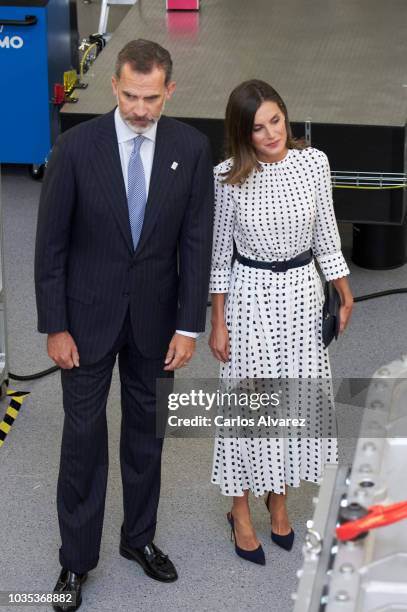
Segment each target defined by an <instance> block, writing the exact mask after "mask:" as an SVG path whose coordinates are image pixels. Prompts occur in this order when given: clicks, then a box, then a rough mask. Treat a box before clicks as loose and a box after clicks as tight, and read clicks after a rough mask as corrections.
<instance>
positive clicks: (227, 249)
mask: <svg viewBox="0 0 407 612" xmlns="http://www.w3.org/2000/svg"><path fill="white" fill-rule="evenodd" d="M214 173H215V176H214V178H215V220H214V229H213V232H214V234H213V246H212V265H211V277H210V282H209V292H210V293H228V292H229V284H230V275H231V271H232V256H233V229H234V225H235V207H234V202H233V198H232V196H231V193H230V185H228V184H226V183H223V176H222V175H221V174H220V171H219V170H217V168H215V171H214Z"/></svg>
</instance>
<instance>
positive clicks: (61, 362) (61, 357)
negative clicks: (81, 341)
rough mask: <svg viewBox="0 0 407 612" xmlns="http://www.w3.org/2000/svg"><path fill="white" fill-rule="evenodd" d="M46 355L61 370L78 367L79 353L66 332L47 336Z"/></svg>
mask: <svg viewBox="0 0 407 612" xmlns="http://www.w3.org/2000/svg"><path fill="white" fill-rule="evenodd" d="M47 345H48V346H47V348H48V355H49V356H50V357H51V359H52V360H53V361H55V363H56V364H57V365H58V366H59V367H60V368H62V369H63V370H71V369H72V368H73V367H74V366H75V367H77V368H78V367H79V353H78V349H77V347H76V344H75V342H74V339H73V338H72V336H71V334H70V333H69V332H67V331H64V332H57V333H55V334H48V343H47Z"/></svg>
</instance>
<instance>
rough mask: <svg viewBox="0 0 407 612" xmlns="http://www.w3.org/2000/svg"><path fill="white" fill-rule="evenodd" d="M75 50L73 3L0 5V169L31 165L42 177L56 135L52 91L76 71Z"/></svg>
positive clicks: (31, 0) (33, 0) (7, 1)
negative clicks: (0, 78) (0, 83)
mask: <svg viewBox="0 0 407 612" xmlns="http://www.w3.org/2000/svg"><path fill="white" fill-rule="evenodd" d="M77 47H78V44H77V27H76V4H75V2H74V0H22V1H21V0H3V1H2V2H1V5H0V70H1V73H2V76H3V83H4V84H5V86H4V87H3V88H2V95H1V97H0V116H1V118H2V119H1V122H2V123H1V139H0V163H17V164H30V165H31V167H32V174H33V176H34V178H38V177H40V176H41V174H42V170H43V167H44V164H45V163H46V160H47V157H48V154H49V152H50V149H51V147H52V144H53V141H54V139H55V137H56V135H57V133H58V131H59V124H58V111H59V109H58V106H57V105H55V104H54V102H55V100H54V86H55V85H57V84H61V83H63V80H64V72H65V71H68V70H70V69H72V68H73V69H75V70H76V69H77V63H78V59H77V58H78V50H77ZM6 84H7V85H6Z"/></svg>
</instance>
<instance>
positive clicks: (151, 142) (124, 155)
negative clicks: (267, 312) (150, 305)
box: [114, 107, 199, 338]
mask: <svg viewBox="0 0 407 612" xmlns="http://www.w3.org/2000/svg"><path fill="white" fill-rule="evenodd" d="M114 123H115V128H116V134H117V142H118V145H119V153H120V162H121V165H122V172H123V179H124V185H125V187H126V193H127V187H128V168H129V160H130V155H131V152H132V150H133V145H134V142H133V141H134V139H135V138H136V137H137V134H136V133H135V132H134V131H133V130H132V129H131V128H129V126H128V125H127V124H126V123H125V122H124V121H123V119H122V118H121V115H120V113H119V108H118V107H117V108H116V110H115V113H114ZM156 135H157V123H154V125H152V126H151V127H150V128H149V129H148V130H147V131H146V132H143V134H142V136H144V142H143V143H142V145H141V147H140V157H141V161H142V164H143V168H144V176H145V179H146V195H147V197H148V190H149V187H150V178H151V169H152V167H153V159H154V150H155V139H156ZM176 332H177V334H182V335H183V336H189V337H190V338H198V336H199V333H197V332H188V331H182V330H179V329H177V330H176Z"/></svg>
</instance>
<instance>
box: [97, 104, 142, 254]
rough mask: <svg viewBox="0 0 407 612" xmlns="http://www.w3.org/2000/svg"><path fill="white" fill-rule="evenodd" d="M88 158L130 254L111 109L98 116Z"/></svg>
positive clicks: (118, 156)
mask: <svg viewBox="0 0 407 612" xmlns="http://www.w3.org/2000/svg"><path fill="white" fill-rule="evenodd" d="M92 160H93V164H94V167H95V170H96V172H97V176H98V177H100V182H101V185H102V188H103V191H104V193H105V195H106V200H107V202H108V204H109V205H110V207H111V209H112V212H113V215H114V217H115V219H116V221H117V224H118V226H119V228H120V231H121V233H122V235H123V238H124V240H125V241H126V244H127V246H128V247H129V249H130V251H131V253H132V254H133V253H134V247H133V241H132V237H131V229H130V221H129V209H128V204H127V195H126V190H125V185H124V180H123V173H122V167H121V161H120V153H119V145H118V143H117V135H116V129H115V125H114V110H113V111H111V112H110V113H108V114H107V115H105V116H104V117H102V118H101V120H100V124H99V126H98V131H97V136H96V142H95V154H94V156H93V158H92Z"/></svg>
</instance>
